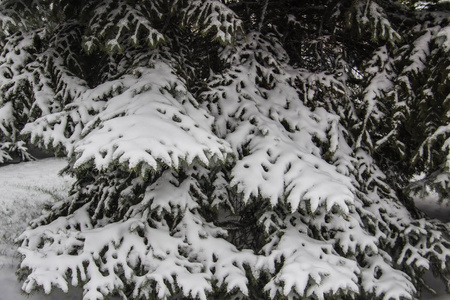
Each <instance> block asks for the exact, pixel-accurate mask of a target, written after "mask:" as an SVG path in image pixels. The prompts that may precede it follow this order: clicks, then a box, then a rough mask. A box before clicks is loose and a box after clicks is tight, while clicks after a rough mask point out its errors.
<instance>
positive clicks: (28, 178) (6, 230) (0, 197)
mask: <svg viewBox="0 0 450 300" xmlns="http://www.w3.org/2000/svg"><path fill="white" fill-rule="evenodd" d="M64 166H65V160H63V159H56V158H48V159H43V160H40V161H35V162H26V163H20V164H15V165H8V166H2V167H0V223H1V224H0V291H1V294H0V299H2V300H3V299H5V300H6V299H14V300H24V299H30V300H44V299H47V300H57V299H67V300H75V299H81V298H82V291H81V289H74V288H72V289H69V293H68V294H64V293H63V292H61V291H57V290H56V291H55V292H52V293H51V294H50V295H47V296H44V295H43V294H32V295H31V296H27V295H26V294H24V293H22V292H21V290H20V288H21V283H19V282H17V280H16V278H15V275H14V272H15V268H16V266H17V264H18V257H17V254H15V253H16V252H15V250H16V246H15V245H13V240H14V239H15V238H16V237H17V236H18V235H19V234H20V233H21V232H22V231H23V229H25V227H26V224H27V222H28V221H30V219H31V218H33V217H35V216H37V215H39V214H40V212H41V210H42V209H43V206H44V205H45V204H47V203H52V202H54V201H55V200H57V199H60V198H62V197H64V196H65V194H66V193H67V192H68V190H69V188H70V185H71V183H72V182H73V179H72V178H69V177H61V176H58V172H59V171H60V170H61V169H62V168H63V167H64ZM417 204H418V206H419V207H421V208H423V209H424V210H427V209H428V212H427V213H428V214H429V215H430V216H431V217H439V218H440V217H445V216H447V218H448V215H449V214H448V209H447V211H446V212H445V211H444V210H445V209H446V208H443V207H440V206H438V203H437V202H436V201H430V199H428V200H427V199H417ZM434 212H439V213H442V214H438V215H434V214H433V213H434ZM446 221H448V219H447V220H446ZM341 271H345V270H341ZM232 279H233V278H229V280H232ZM426 280H427V282H428V283H429V284H430V285H431V286H432V287H433V288H434V289H435V290H436V291H437V292H438V294H437V295H436V296H433V295H431V294H429V293H425V294H424V295H423V296H422V299H434V300H446V299H449V297H448V295H447V294H445V291H444V287H443V285H442V284H441V283H440V282H438V281H436V280H435V279H434V278H433V277H432V275H431V274H427V276H426ZM349 284H351V281H349Z"/></svg>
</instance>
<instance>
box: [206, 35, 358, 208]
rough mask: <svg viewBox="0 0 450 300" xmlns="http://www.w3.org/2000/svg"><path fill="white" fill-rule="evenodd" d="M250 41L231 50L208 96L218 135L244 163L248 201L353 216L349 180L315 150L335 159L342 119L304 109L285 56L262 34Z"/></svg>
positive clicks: (239, 170) (238, 174)
mask: <svg viewBox="0 0 450 300" xmlns="http://www.w3.org/2000/svg"><path fill="white" fill-rule="evenodd" d="M247 40H248V44H247V45H245V46H240V47H239V48H238V49H237V50H236V51H234V50H231V49H226V50H225V52H224V57H226V58H227V59H228V61H229V62H230V64H231V65H230V68H229V69H228V71H227V72H226V73H225V74H223V75H222V76H221V77H217V78H216V79H215V80H213V82H212V83H211V90H210V91H208V92H206V93H204V97H207V98H209V99H210V102H211V103H210V104H207V108H208V109H209V110H211V111H212V112H213V115H214V116H215V117H216V119H217V121H216V123H215V126H216V129H217V131H218V133H219V134H220V136H223V137H224V139H225V140H227V141H228V142H229V143H230V144H231V146H232V147H233V149H234V151H235V152H236V153H239V156H240V158H239V160H238V161H237V163H236V166H235V167H234V168H233V170H232V176H233V180H232V184H233V185H237V187H238V190H239V191H240V192H242V193H243V194H244V199H245V200H248V199H249V198H250V197H251V196H255V197H257V196H262V197H264V198H267V199H269V200H270V203H271V204H272V205H276V204H277V203H278V202H279V201H281V199H285V201H286V202H287V203H288V204H289V205H290V207H291V210H292V211H296V210H297V209H298V207H299V206H303V207H304V208H306V209H309V210H311V211H315V210H316V209H317V207H319V206H320V205H326V206H327V208H328V209H329V210H330V209H331V208H332V207H333V206H334V205H337V207H339V208H340V209H342V210H343V211H348V208H347V203H351V202H352V201H353V187H352V184H351V182H350V179H349V178H348V177H346V176H344V175H342V174H340V173H339V172H338V171H337V169H336V167H335V166H333V165H330V164H328V163H327V162H326V161H324V160H323V159H322V157H321V155H322V154H323V153H322V150H321V149H320V147H319V146H318V145H317V144H316V143H321V142H323V143H326V144H328V143H329V141H330V140H331V143H330V144H329V151H330V152H334V151H336V149H337V147H338V144H339V142H338V139H339V137H338V136H339V133H338V131H337V127H336V123H337V122H338V119H337V118H336V117H335V116H333V115H331V114H328V113H327V112H326V111H325V110H323V109H317V110H316V111H311V110H310V109H309V108H307V107H306V106H305V105H303V103H302V101H301V100H300V99H299V96H298V93H297V92H298V91H297V90H296V89H295V88H294V87H293V86H292V85H291V82H293V81H294V79H295V76H296V73H295V72H294V71H293V70H291V69H289V68H288V67H286V66H285V65H280V64H279V63H278V61H279V60H281V61H282V60H283V59H285V58H283V57H282V56H283V54H284V51H282V49H276V50H275V49H271V47H272V46H270V44H269V42H267V41H265V40H264V38H262V37H261V36H260V35H258V34H256V33H252V34H249V35H248V36H247ZM274 47H276V44H275V46H274ZM271 53H278V54H279V55H280V57H273V56H272V54H271ZM260 59H261V60H260ZM262 59H264V61H262ZM289 72H292V74H290V73H289ZM217 85H219V86H218V87H216V86H217ZM283 201H284V200H283ZM302 201H307V202H308V204H305V203H301V202H302Z"/></svg>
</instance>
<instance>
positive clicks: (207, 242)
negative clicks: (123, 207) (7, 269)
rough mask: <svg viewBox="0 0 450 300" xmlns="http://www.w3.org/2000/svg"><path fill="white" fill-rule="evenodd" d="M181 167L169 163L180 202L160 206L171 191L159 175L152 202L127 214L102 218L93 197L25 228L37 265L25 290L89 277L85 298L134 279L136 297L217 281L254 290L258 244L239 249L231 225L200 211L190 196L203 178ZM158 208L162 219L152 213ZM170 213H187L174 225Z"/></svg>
mask: <svg viewBox="0 0 450 300" xmlns="http://www.w3.org/2000/svg"><path fill="white" fill-rule="evenodd" d="M175 175H176V174H175V173H174V171H172V170H166V171H165V176H164V178H162V179H161V182H162V181H163V182H164V184H166V185H170V186H171V188H172V191H173V192H174V194H173V195H174V196H177V195H178V196H180V199H178V198H176V199H175V198H174V199H173V200H174V201H176V202H177V203H176V202H174V201H172V202H171V203H170V205H172V207H173V208H177V209H176V210H175V209H173V210H171V211H170V212H169V211H167V210H159V209H158V208H156V209H154V208H153V207H154V206H153V205H152V204H151V202H153V201H155V203H157V202H158V201H160V199H159V198H158V197H153V196H152V195H155V193H158V189H159V191H160V192H164V189H163V190H161V184H162V183H161V182H156V183H155V184H153V185H151V187H150V188H149V189H148V190H147V192H146V194H147V193H148V195H146V196H145V198H146V199H147V200H144V205H140V204H138V205H135V206H132V207H131V208H130V210H129V212H128V213H127V217H126V218H124V219H123V220H122V221H120V222H114V223H110V221H108V220H99V222H96V223H94V222H93V220H92V219H91V217H90V213H89V210H90V208H89V205H92V204H93V203H88V204H85V205H84V206H83V207H82V208H80V209H78V210H77V211H76V212H75V213H74V214H72V215H70V216H68V217H60V218H58V219H56V220H55V221H53V222H52V223H50V224H48V225H42V226H39V227H36V228H35V229H28V230H27V231H26V232H24V233H23V234H22V235H21V236H20V237H19V239H20V240H22V241H23V242H22V247H21V248H20V250H19V251H20V253H22V254H23V255H25V257H26V258H25V259H24V260H23V261H22V264H21V268H22V269H28V270H29V272H30V273H29V274H28V276H27V279H26V281H25V282H24V285H23V289H24V291H26V292H30V291H32V290H33V289H35V288H37V287H38V286H40V287H42V288H43V289H44V291H45V292H46V293H48V292H50V291H51V289H52V288H53V287H58V288H61V289H62V290H63V291H66V290H67V289H68V286H69V284H71V285H74V286H78V285H83V289H84V298H83V299H85V300H88V299H104V297H107V296H109V295H111V294H113V293H114V292H118V293H119V294H121V293H122V290H123V287H124V286H125V285H126V286H132V287H133V288H132V290H131V291H130V293H131V294H130V295H128V296H131V297H133V298H141V297H145V298H147V299H149V298H150V297H152V296H154V295H156V296H157V297H158V298H161V299H164V298H167V297H169V296H173V295H174V293H178V291H180V292H181V293H182V294H183V295H184V296H185V297H193V298H199V299H207V293H208V292H211V291H212V290H213V287H216V286H220V287H221V286H226V288H227V290H228V291H232V290H239V291H240V292H241V293H243V294H248V289H247V284H248V279H247V277H246V270H245V266H251V265H254V264H255V263H256V259H255V256H254V254H253V252H252V251H239V250H238V249H237V248H236V247H235V246H234V245H233V244H231V243H229V242H227V241H226V240H225V239H223V238H222V237H223V236H224V235H226V232H225V231H224V230H223V229H221V228H218V227H216V226H215V225H214V224H212V223H208V222H206V221H205V220H204V218H203V217H202V216H200V214H199V213H198V211H197V209H196V200H195V199H193V198H192V197H191V196H190V194H191V192H190V191H191V189H192V188H195V183H194V182H192V181H189V180H187V181H182V182H179V184H177V181H178V179H177V178H176V176H175ZM165 179H170V181H166V180H165ZM158 196H164V195H159V194H158ZM166 196H168V195H166ZM149 202H150V205H147V204H149ZM94 205H95V203H94ZM156 205H157V204H156ZM155 213H156V214H157V215H158V216H159V217H160V218H161V219H160V221H157V220H156V219H155V218H154V217H152V215H153V216H154V214H155ZM166 213H169V214H171V215H172V216H173V217H174V218H175V219H177V218H179V221H178V223H177V225H176V226H174V227H173V228H172V229H171V228H170V226H169V224H168V222H166V221H164V220H165V214H166ZM108 223H109V224H108ZM102 224H107V225H102ZM122 295H124V294H122Z"/></svg>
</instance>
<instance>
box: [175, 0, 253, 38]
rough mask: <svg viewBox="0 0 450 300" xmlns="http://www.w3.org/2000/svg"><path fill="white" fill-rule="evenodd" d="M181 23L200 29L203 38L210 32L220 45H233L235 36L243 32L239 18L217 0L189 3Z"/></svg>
mask: <svg viewBox="0 0 450 300" xmlns="http://www.w3.org/2000/svg"><path fill="white" fill-rule="evenodd" d="M183 23H184V25H188V24H189V25H191V26H193V28H194V29H195V30H198V29H200V30H201V33H202V35H205V36H206V35H207V34H208V33H210V32H212V33H213V34H214V37H213V39H214V40H217V41H219V42H220V43H222V44H233V43H234V42H235V41H236V36H237V35H238V34H239V33H241V32H243V31H244V30H243V28H242V21H241V20H240V19H239V17H238V16H237V15H236V14H235V13H234V12H233V11H232V10H231V9H229V8H228V7H227V6H226V5H225V4H223V3H221V2H220V1H218V0H202V1H198V0H197V1H191V3H189V7H188V8H187V9H186V13H185V16H184V19H183Z"/></svg>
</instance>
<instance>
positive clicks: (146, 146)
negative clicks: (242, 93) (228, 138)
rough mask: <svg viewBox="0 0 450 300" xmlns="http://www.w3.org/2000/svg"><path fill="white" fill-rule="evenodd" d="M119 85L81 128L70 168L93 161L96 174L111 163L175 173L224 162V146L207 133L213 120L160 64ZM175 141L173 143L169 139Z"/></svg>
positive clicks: (225, 149) (167, 69) (131, 76)
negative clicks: (188, 167)
mask: <svg viewBox="0 0 450 300" xmlns="http://www.w3.org/2000/svg"><path fill="white" fill-rule="evenodd" d="M136 74H137V75H129V76H125V77H124V78H123V79H121V81H120V83H121V84H122V86H121V89H124V91H123V92H122V93H120V94H119V95H117V96H115V97H113V98H111V99H110V100H109V101H108V103H107V104H106V108H105V109H104V110H103V111H102V112H101V113H100V114H98V116H97V117H96V118H95V119H93V120H92V121H90V122H89V123H88V124H86V128H85V129H84V131H83V133H82V135H83V136H84V138H83V139H82V140H81V141H80V142H79V143H77V144H76V145H75V152H77V153H79V154H80V155H79V157H78V158H77V161H76V163H75V168H77V167H79V166H81V165H83V164H85V163H87V162H89V161H91V160H93V161H94V165H95V167H96V168H97V169H99V170H104V169H105V168H107V167H108V166H110V165H111V164H113V163H114V162H115V161H118V162H119V163H125V164H126V165H128V167H129V168H132V169H133V168H136V167H138V166H140V165H141V164H144V165H145V166H146V167H144V169H145V168H147V167H149V168H151V169H154V170H156V169H158V168H159V164H164V165H168V166H170V167H173V168H179V167H180V165H181V164H182V163H183V162H185V163H187V164H191V163H192V162H193V161H194V160H195V159H198V160H200V161H201V162H202V163H204V164H209V161H210V159H212V158H213V157H216V158H218V159H220V160H223V159H224V153H225V152H227V150H228V148H227V146H226V143H224V142H222V141H221V140H220V139H218V138H217V137H215V136H214V135H213V134H212V132H211V125H210V124H211V122H212V120H211V119H210V118H209V117H208V116H207V115H206V114H205V113H202V111H201V110H199V109H198V108H197V107H196V104H195V100H193V98H192V97H190V95H189V93H188V92H187V91H186V89H185V87H184V84H183V83H182V82H180V81H179V79H178V78H177V77H176V76H175V75H174V74H173V73H172V69H171V68H170V67H169V66H168V65H167V64H165V63H162V62H159V63H157V64H156V66H155V67H154V68H147V69H145V68H143V69H137V70H136ZM174 137H176V139H174Z"/></svg>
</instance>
